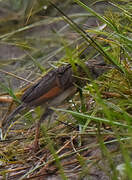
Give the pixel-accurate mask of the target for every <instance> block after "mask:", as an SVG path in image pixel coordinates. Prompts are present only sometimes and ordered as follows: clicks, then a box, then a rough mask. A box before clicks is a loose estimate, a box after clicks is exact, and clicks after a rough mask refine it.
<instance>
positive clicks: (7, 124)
mask: <svg viewBox="0 0 132 180" xmlns="http://www.w3.org/2000/svg"><path fill="white" fill-rule="evenodd" d="M24 108H25V104H21V105H20V106H18V107H17V108H16V109H15V110H14V111H13V112H12V113H11V114H10V115H9V116H8V117H7V119H6V120H5V121H4V123H3V124H2V126H3V128H4V129H5V130H6V129H7V127H9V126H10V124H11V123H12V122H14V121H15V119H13V118H14V116H15V115H16V114H18V113H19V112H20V111H21V110H23V109H24Z"/></svg>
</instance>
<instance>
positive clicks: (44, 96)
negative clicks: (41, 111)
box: [21, 65, 72, 106]
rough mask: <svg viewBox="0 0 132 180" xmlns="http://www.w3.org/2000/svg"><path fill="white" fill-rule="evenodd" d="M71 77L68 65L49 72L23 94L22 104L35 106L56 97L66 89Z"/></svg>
mask: <svg viewBox="0 0 132 180" xmlns="http://www.w3.org/2000/svg"><path fill="white" fill-rule="evenodd" d="M71 76H72V69H71V66H69V65H67V66H61V67H59V68H58V69H55V70H52V71H49V72H48V73H47V74H46V75H45V76H44V77H43V78H42V79H40V80H39V81H38V82H37V83H35V84H34V85H33V86H31V87H30V88H29V89H28V90H27V91H26V92H25V93H24V94H23V96H22V99H21V100H22V102H24V103H26V104H27V105H29V106H37V105H40V104H42V103H44V102H46V101H47V100H49V99H52V98H54V97H56V96H57V95H59V94H60V93H61V92H62V91H63V90H65V89H66V88H68V86H69V82H70V81H69V79H70V77H71Z"/></svg>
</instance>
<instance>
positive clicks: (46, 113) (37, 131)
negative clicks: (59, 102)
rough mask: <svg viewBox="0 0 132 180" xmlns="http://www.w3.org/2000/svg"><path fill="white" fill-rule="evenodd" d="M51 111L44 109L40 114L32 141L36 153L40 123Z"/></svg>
mask: <svg viewBox="0 0 132 180" xmlns="http://www.w3.org/2000/svg"><path fill="white" fill-rule="evenodd" d="M52 113H53V110H52V109H50V108H46V110H45V112H44V113H43V114H42V116H41V118H40V120H39V121H38V122H37V125H36V132H35V139H34V145H33V146H34V151H35V152H36V151H37V150H38V149H39V135H40V126H41V123H42V122H43V121H44V120H45V119H46V118H47V116H49V115H51V114H52Z"/></svg>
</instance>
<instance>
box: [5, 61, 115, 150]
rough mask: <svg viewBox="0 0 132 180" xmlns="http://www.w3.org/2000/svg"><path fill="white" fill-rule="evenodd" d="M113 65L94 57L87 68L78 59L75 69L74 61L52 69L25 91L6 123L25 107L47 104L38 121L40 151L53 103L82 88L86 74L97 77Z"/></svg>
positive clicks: (35, 147) (63, 99)
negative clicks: (40, 137)
mask: <svg viewBox="0 0 132 180" xmlns="http://www.w3.org/2000/svg"><path fill="white" fill-rule="evenodd" d="M111 68H112V66H111V65H109V64H107V63H106V62H105V61H104V60H97V59H90V60H88V61H86V62H85V68H83V67H82V66H81V65H78V64H77V63H76V64H75V70H73V67H72V65H71V64H66V65H61V66H60V67H58V68H56V69H52V70H50V71H49V72H48V73H47V74H46V75H44V76H43V77H42V78H41V79H40V80H38V81H37V82H35V83H34V84H33V85H32V86H30V87H29V88H28V89H27V90H26V91H25V92H24V94H23V95H22V97H21V105H19V106H18V107H17V108H16V109H15V110H14V111H13V112H11V114H10V115H9V116H8V117H7V119H6V121H5V123H4V124H3V127H4V129H5V131H6V130H7V128H8V126H9V125H10V124H11V123H13V122H14V121H15V119H14V116H15V115H16V114H18V113H20V112H21V111H22V110H24V109H26V108H29V109H30V108H35V107H37V106H43V107H44V109H45V111H44V113H43V114H42V116H41V117H40V119H39V120H38V122H37V124H36V133H35V140H34V150H35V151H37V150H38V146H39V145H38V137H39V131H40V125H41V123H42V122H43V121H44V120H45V119H46V117H47V116H49V115H50V114H52V113H53V109H51V107H57V106H59V105H61V104H63V103H64V101H65V100H66V99H67V98H69V97H71V96H73V95H74V94H75V93H76V92H77V91H78V87H82V86H84V85H85V84H86V79H85V78H84V77H87V76H89V77H90V78H91V79H93V80H94V79H96V78H98V77H99V76H100V75H102V74H103V73H104V72H106V71H107V70H109V69H111ZM80 77H81V78H80ZM84 79H85V80H84Z"/></svg>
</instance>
